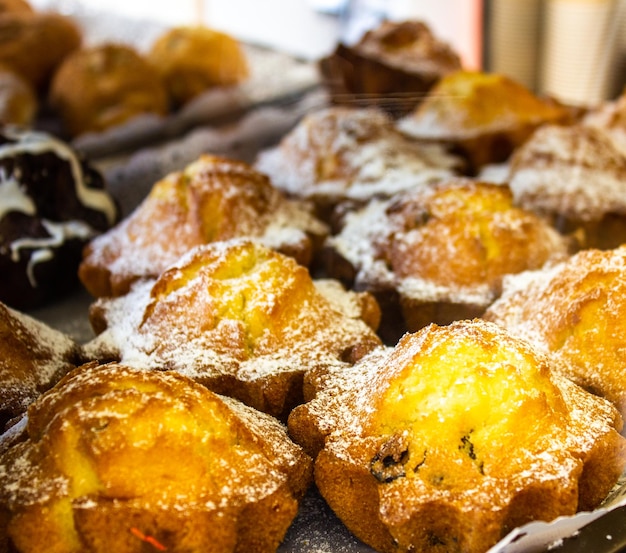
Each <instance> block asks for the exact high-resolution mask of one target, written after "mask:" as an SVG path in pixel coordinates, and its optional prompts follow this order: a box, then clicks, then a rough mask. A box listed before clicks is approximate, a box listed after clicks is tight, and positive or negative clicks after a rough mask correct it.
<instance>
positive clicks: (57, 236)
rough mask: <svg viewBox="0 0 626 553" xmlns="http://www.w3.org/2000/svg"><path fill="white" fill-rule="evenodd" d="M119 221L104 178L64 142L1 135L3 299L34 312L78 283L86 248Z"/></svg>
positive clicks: (27, 134)
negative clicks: (86, 245) (79, 270)
mask: <svg viewBox="0 0 626 553" xmlns="http://www.w3.org/2000/svg"><path fill="white" fill-rule="evenodd" d="M118 217H119V210H118V208H117V205H116V202H115V201H114V199H113V198H112V196H111V195H110V194H109V193H108V191H107V189H106V185H105V182H104V179H103V177H102V175H101V174H100V173H99V172H98V171H97V170H96V169H94V168H93V167H92V166H91V164H89V163H88V162H87V161H86V160H84V159H83V158H81V157H80V156H79V154H77V153H76V152H75V151H74V150H72V149H71V148H70V146H69V145H68V144H66V143H65V142H63V141H61V140H59V139H57V138H54V137H53V136H51V135H49V134H46V133H42V132H34V131H22V130H17V129H15V128H9V127H7V128H5V129H3V130H2V132H1V133H0V301H3V302H5V303H7V304H8V305H10V306H12V307H15V308H18V309H30V308H33V307H36V306H39V305H42V304H44V303H46V302H49V301H51V300H53V299H55V298H60V297H62V296H63V295H64V294H66V293H67V292H69V291H71V290H75V289H76V288H77V287H78V285H79V282H78V278H77V272H78V264H79V263H80V260H81V257H82V249H83V247H84V246H85V244H87V242H89V240H91V239H92V238H93V237H94V236H96V235H97V234H99V233H101V232H104V231H105V230H107V229H109V228H110V227H111V226H112V225H114V224H115V223H116V222H117V220H118Z"/></svg>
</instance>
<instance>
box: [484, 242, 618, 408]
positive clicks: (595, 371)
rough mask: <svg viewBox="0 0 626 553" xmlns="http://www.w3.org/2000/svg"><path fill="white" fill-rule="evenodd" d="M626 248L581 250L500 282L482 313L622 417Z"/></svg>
mask: <svg viewBox="0 0 626 553" xmlns="http://www.w3.org/2000/svg"><path fill="white" fill-rule="evenodd" d="M625 275H626V248H624V247H621V248H617V249H615V250H608V251H601V250H584V251H581V252H579V253H577V254H576V255H574V256H573V257H571V258H570V259H568V260H567V261H565V262H563V263H560V264H557V265H556V266H554V267H552V268H547V269H544V270H540V271H532V272H528V273H523V274H521V275H519V276H517V277H510V278H508V279H506V280H505V285H504V289H503V293H502V296H501V298H500V299H499V300H498V301H496V302H495V303H494V304H493V305H491V307H490V308H489V309H488V310H487V312H486V313H485V314H484V318H485V319H487V320H489V321H493V322H496V323H498V324H499V325H502V326H504V327H506V328H507V330H508V331H509V332H511V333H513V334H515V335H518V336H521V337H522V338H524V339H527V340H529V341H530V342H532V343H533V344H535V345H536V346H537V347H539V348H541V349H542V350H543V351H546V352H549V353H550V354H551V355H552V356H553V357H555V358H556V359H557V360H559V361H560V368H561V370H562V371H563V373H564V374H565V375H566V376H567V377H569V378H571V379H572V380H574V381H575V382H576V383H577V384H579V385H580V386H582V387H583V388H585V389H587V390H589V391H591V392H593V393H596V394H598V395H601V396H603V397H605V398H607V399H608V400H610V401H611V402H613V403H614V404H615V405H616V406H617V407H618V409H619V410H620V411H621V413H622V415H626V385H625V384H624V383H625V382H626V353H625V351H624V345H623V344H624V332H626V322H625V321H626V279H625Z"/></svg>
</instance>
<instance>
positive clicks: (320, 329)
mask: <svg viewBox="0 0 626 553" xmlns="http://www.w3.org/2000/svg"><path fill="white" fill-rule="evenodd" d="M268 252H269V250H267V249H266V248H264V247H263V246H262V245H260V244H258V243H254V242H249V241H246V240H234V241H229V242H218V243H214V244H210V245H207V246H202V247H199V248H196V249H195V250H192V251H190V252H189V253H188V254H187V255H185V256H183V257H182V258H181V259H180V260H179V261H178V262H177V264H175V265H174V266H172V267H171V268H170V269H168V271H166V272H165V273H164V274H163V275H162V276H161V278H160V279H159V280H157V281H153V280H149V281H145V282H141V283H138V284H137V285H136V286H134V287H133V289H132V290H131V292H130V293H129V294H128V295H127V296H124V297H120V298H117V299H102V300H99V301H98V302H97V303H96V305H95V306H94V310H95V311H96V312H100V316H101V318H102V319H103V320H104V321H106V326H107V328H106V330H105V331H104V332H103V333H102V334H101V335H100V336H98V337H97V338H96V339H95V340H94V341H92V342H91V343H89V344H87V345H86V346H85V348H86V349H87V351H88V352H90V353H91V354H92V355H96V356H100V357H103V356H104V357H105V358H106V357H107V355H108V356H112V357H114V358H118V359H120V360H121V361H122V362H123V363H125V364H128V365H130V366H133V367H139V368H143V369H173V370H176V371H178V372H180V373H181V374H185V375H187V376H189V377H191V378H193V379H195V380H197V381H200V382H203V383H206V384H207V385H209V386H212V385H215V384H216V383H217V382H220V381H222V380H223V379H224V378H226V379H235V380H236V381H238V382H240V383H247V384H249V385H252V386H256V385H260V386H264V385H265V384H264V383H267V382H271V381H274V380H276V381H279V380H280V379H281V378H283V376H284V375H287V374H291V375H293V377H295V375H298V374H302V373H303V372H306V371H308V370H310V369H312V368H315V367H318V366H328V365H339V366H343V365H344V364H345V363H344V362H343V361H342V356H343V355H345V352H346V351H350V350H351V349H352V348H357V349H358V348H365V349H366V350H367V349H371V348H372V347H374V346H376V345H377V344H379V343H380V341H379V339H378V337H377V336H376V334H375V333H374V332H373V330H371V329H370V328H369V327H368V326H367V325H366V324H365V323H364V322H363V321H362V320H360V319H355V318H350V317H349V316H347V315H344V314H343V313H342V312H341V309H340V308H333V306H332V305H331V304H330V303H329V302H328V300H327V299H326V298H325V297H324V296H322V295H321V294H320V293H319V292H318V291H317V290H315V288H314V286H313V282H312V281H311V278H310V276H309V275H308V273H307V272H306V270H305V269H304V268H302V267H301V266H298V265H297V264H296V263H295V262H294V261H293V260H291V259H290V258H288V257H286V256H281V255H280V254H269V253H268ZM248 255H253V256H259V258H256V259H255V260H254V261H252V258H251V257H248ZM237 256H242V257H240V258H238V257H237ZM264 256H268V257H264ZM238 259H239V260H238ZM263 259H266V260H265V261H263ZM229 263H230V265H229ZM249 263H252V265H248V264H249ZM240 264H241V265H240ZM234 266H240V267H242V266H243V267H247V268H246V269H245V270H244V272H242V273H237V270H235V272H232V274H231V273H230V271H232V269H230V268H228V267H234ZM274 266H275V267H274ZM272 267H274V268H272ZM222 271H227V272H226V275H227V278H228V289H223V290H222V288H220V286H221V284H220V278H222V277H221V276H219V275H221V274H222ZM268 271H270V272H268ZM274 271H280V277H279V278H277V277H278V274H276V273H274ZM166 283H167V284H166ZM164 285H166V286H167V287H168V288H167V292H166V293H165V294H161V292H160V290H162V289H163V286H164ZM219 290H222V291H221V292H219ZM212 294H217V295H212ZM221 294H223V295H221ZM238 305H241V312H237V311H236V309H239V308H238V307H236V306H238ZM231 309H234V310H233V311H230V310H231ZM276 317H280V318H276ZM257 320H261V321H264V322H263V323H262V327H261V329H260V330H258V328H257V326H258V323H257V322H255V321H257ZM192 321H193V322H194V324H190V323H191V322H192ZM255 406H257V405H255ZM257 407H258V406H257Z"/></svg>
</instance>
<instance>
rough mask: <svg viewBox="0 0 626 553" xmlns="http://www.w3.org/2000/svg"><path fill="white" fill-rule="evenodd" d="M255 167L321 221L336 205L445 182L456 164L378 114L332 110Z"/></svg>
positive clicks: (311, 119)
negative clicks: (312, 205)
mask: <svg viewBox="0 0 626 553" xmlns="http://www.w3.org/2000/svg"><path fill="white" fill-rule="evenodd" d="M255 166H256V168H257V169H258V170H259V171H261V172H262V173H265V174H267V175H268V176H269V177H270V180H271V181H272V184H273V185H274V186H276V187H277V188H279V189H280V190H283V191H284V192H285V193H286V194H288V195H290V196H293V197H296V198H302V199H306V200H310V201H312V202H314V203H315V205H316V206H317V208H318V212H319V213H320V214H321V216H322V218H325V217H327V215H328V213H332V211H333V209H334V208H335V207H336V206H337V205H338V204H340V203H341V202H345V201H349V202H354V203H361V204H363V203H366V202H367V201H369V200H370V199H372V198H376V197H389V196H391V195H393V194H394V193H396V192H399V191H400V190H406V189H410V188H415V187H419V186H422V185H424V184H426V183H428V182H434V181H437V180H440V179H442V178H446V177H450V176H452V175H454V174H455V173H456V172H458V171H459V170H460V169H461V168H462V161H461V160H460V158H458V157H456V156H453V155H451V154H449V153H448V152H447V150H446V149H445V147H443V146H441V145H438V144H421V143H418V142H415V141H413V140H411V139H409V138H407V137H406V136H405V135H403V134H402V133H400V132H399V131H398V130H397V129H396V127H395V126H394V124H393V120H392V119H391V118H390V117H389V116H388V115H387V114H386V113H385V112H383V111H382V110H379V109H377V108H354V107H345V106H332V107H329V108H324V109H320V110H317V111H314V112H311V113H309V114H307V115H306V116H305V117H304V118H303V119H302V120H301V121H300V122H299V123H298V125H297V126H296V127H295V128H294V129H293V130H291V131H290V132H289V133H288V134H286V135H285V136H284V137H283V138H282V140H281V141H280V143H279V144H278V145H277V146H275V147H272V148H269V149H267V150H264V151H262V152H260V153H259V155H258V156H257V160H256V163H255Z"/></svg>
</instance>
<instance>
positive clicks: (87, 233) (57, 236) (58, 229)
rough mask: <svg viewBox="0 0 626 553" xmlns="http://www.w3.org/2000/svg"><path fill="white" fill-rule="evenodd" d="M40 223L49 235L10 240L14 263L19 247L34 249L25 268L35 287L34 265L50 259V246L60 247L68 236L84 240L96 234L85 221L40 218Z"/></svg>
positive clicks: (51, 255) (17, 257) (18, 256)
mask: <svg viewBox="0 0 626 553" xmlns="http://www.w3.org/2000/svg"><path fill="white" fill-rule="evenodd" d="M41 223H42V225H43V226H44V227H45V229H46V230H47V231H48V233H49V234H50V236H46V237H43V238H34V237H25V238H20V239H18V240H15V241H13V242H11V260H12V261H13V262H15V263H17V262H18V261H19V258H20V250H21V249H23V248H33V249H35V251H34V252H33V253H32V254H31V256H30V259H29V260H28V267H27V269H26V274H27V275H28V281H29V283H30V285H31V286H32V287H33V288H36V287H37V279H36V278H35V274H34V271H35V266H36V265H37V264H38V263H42V262H44V261H48V260H50V259H52V257H53V256H54V253H53V252H52V249H51V248H58V247H60V246H61V245H62V244H63V243H64V242H65V241H66V240H67V239H68V238H81V239H85V240H86V239H88V238H91V237H92V236H94V235H95V234H96V233H95V231H94V230H93V229H92V228H91V227H90V226H89V225H88V224H87V223H84V222H81V221H68V222H64V223H54V222H52V221H47V220H42V222H41Z"/></svg>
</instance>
